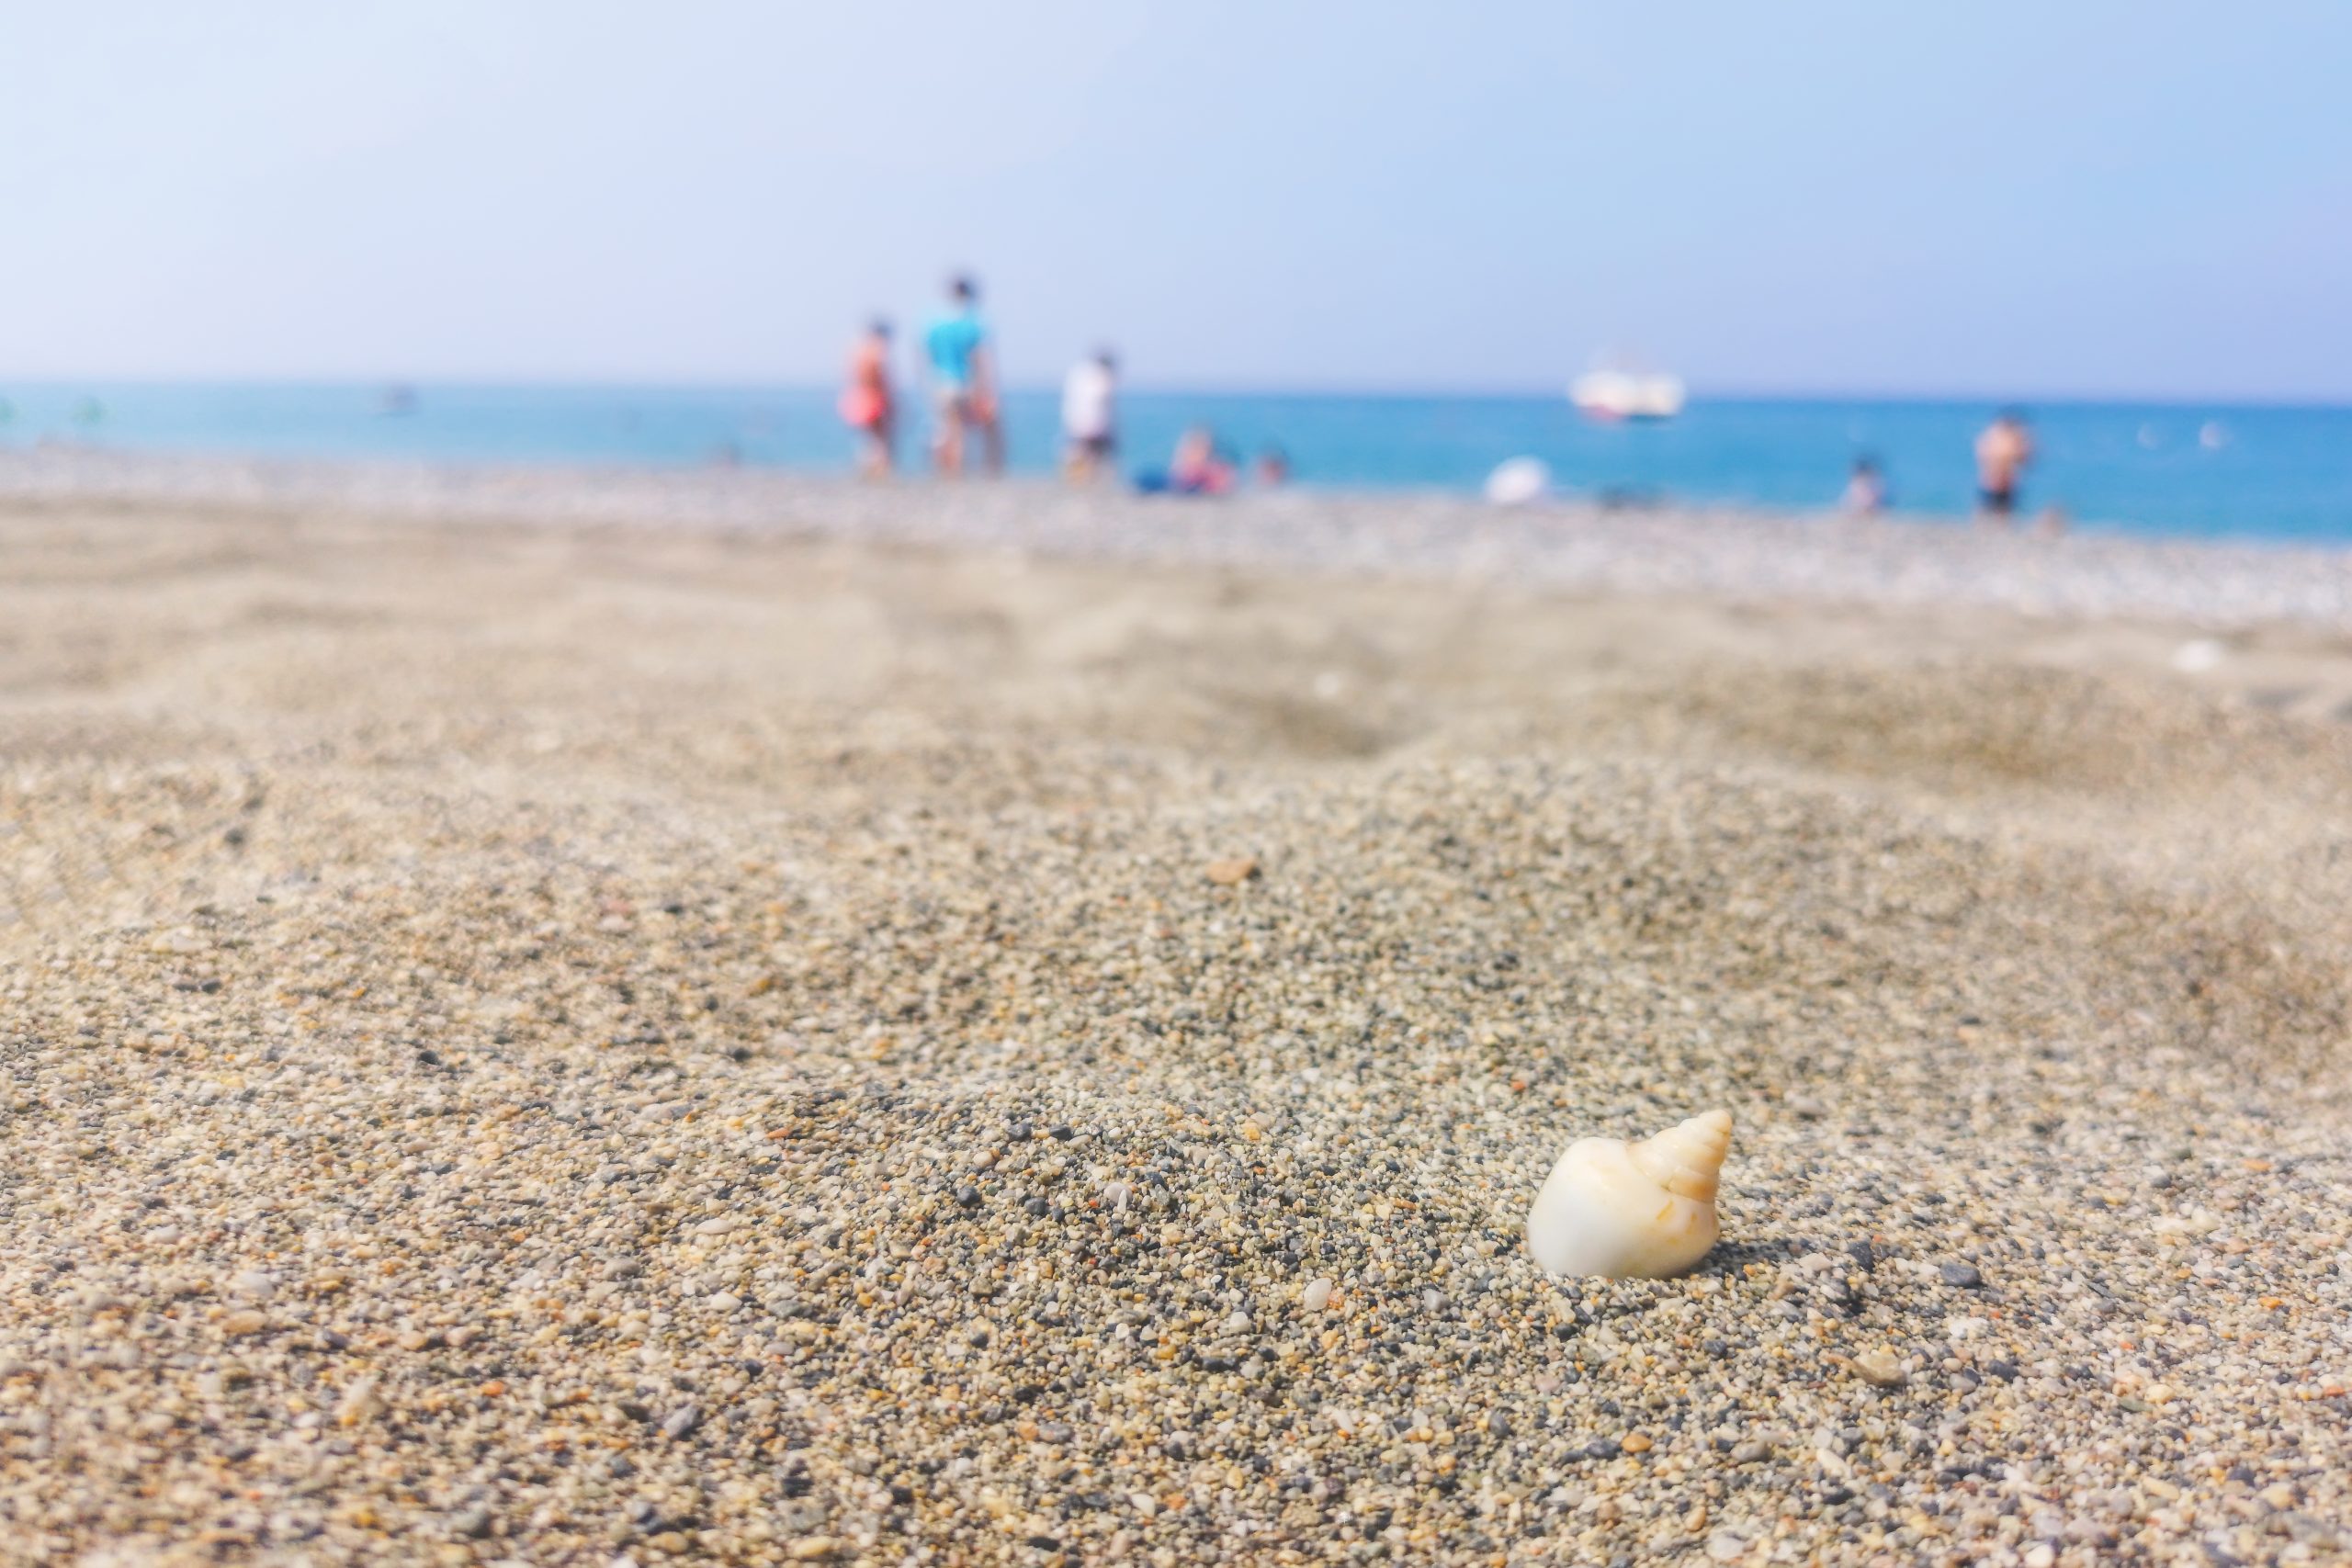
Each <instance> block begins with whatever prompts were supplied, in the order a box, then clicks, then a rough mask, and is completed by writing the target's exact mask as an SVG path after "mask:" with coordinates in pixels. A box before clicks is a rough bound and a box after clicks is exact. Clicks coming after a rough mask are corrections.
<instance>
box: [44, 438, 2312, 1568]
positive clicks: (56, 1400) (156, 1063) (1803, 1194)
mask: <svg viewBox="0 0 2352 1568" xmlns="http://www.w3.org/2000/svg"><path fill="white" fill-rule="evenodd" d="M0 992H5V998H6V1007H5V1010H0V1046H4V1047H5V1061H6V1066H7V1069H8V1076H7V1081H6V1085H5V1087H0V1110H4V1111H5V1113H6V1114H5V1118H4V1119H0V1135H4V1136H5V1143H4V1144H0V1213H5V1216H6V1224H5V1230H0V1293H4V1294H5V1301H6V1311H5V1314H0V1518H6V1519H7V1520H8V1521H10V1528H9V1529H8V1530H7V1531H6V1535H5V1537H4V1538H0V1557H6V1558H10V1559H13V1560H16V1561H22V1562H89V1563H93V1564H97V1563H106V1564H117V1563H119V1564H146V1563H177V1562H269V1563H288V1564H291V1563H297V1562H315V1563H332V1562H362V1561H366V1562H447V1563H451V1564H459V1563H469V1562H483V1563H494V1562H527V1563H531V1564H558V1563H579V1564H594V1565H599V1568H602V1565H605V1564H610V1563H614V1562H617V1561H621V1560H627V1561H628V1562H633V1563H636V1564H638V1565H639V1568H650V1565H651V1564H653V1563H656V1562H670V1561H681V1560H684V1561H714V1562H746V1563H749V1562H762V1563H763V1562H861V1563H875V1564H884V1563H889V1564H896V1563H900V1562H923V1563H942V1564H945V1563H966V1562H969V1563H1023V1564H1027V1563H1040V1564H1042V1563H1050V1562H1065V1563H1080V1562H1084V1563H1106V1564H1107V1563H1127V1562H1149V1563H1153V1564H1156V1565H1162V1568H1172V1565H1176V1564H1185V1565H1190V1564H1201V1563H1212V1562H1235V1563H1259V1562H1266V1563H1276V1562H1280V1563H1296V1562H1337V1563H1356V1562H1374V1561H1380V1562H1408V1563H1419V1562H1428V1563H1443V1564H1464V1565H1468V1564H1479V1565H1487V1564H1493V1565H1510V1564H1517V1563H1522V1562H1530V1563H1532V1562H1544V1563H1550V1562H1559V1563H1586V1562H1589V1563H1611V1562H1618V1563H1634V1562H1657V1561H1667V1560H1669V1559H1671V1560H1689V1561H1700V1562H1724V1563H1738V1562H1747V1563H1764V1562H1788V1563H1795V1562H1881V1561H1883V1562H1971V1563H1974V1562H1989V1563H2001V1564H2013V1563H2023V1564H2031V1565H2034V1568H2046V1565H2047V1564H2051V1563H2053V1562H2065V1563H2090V1562H2164V1563H2171V1562H2180V1563H2195V1564H2200V1565H2202V1564H2214V1563H2222V1564H2227V1563H2236V1562H2245V1563H2255V1562H2334V1561H2338V1560H2340V1559H2341V1558H2342V1557H2343V1556H2344V1555H2345V1553H2346V1550H2347V1547H2352V1529H2347V1517H2352V1480H2347V1477H2352V1439H2348V1438H2347V1436H2346V1433H2347V1416H2352V1328H2348V1327H2347V1324H2352V1271H2347V1269H2346V1247H2347V1243H2352V1156H2347V1155H2346V1146H2347V1145H2346V1134H2347V1131H2352V1095H2347V1088H2348V1087H2352V1084H2348V1083H2347V1077H2352V1073H2348V1072H2347V1069H2352V1060H2348V1059H2347V1055H2346V1050H2347V1043H2346V1037H2347V1028H2348V1027H2352V1026H2348V1025H2347V1004H2352V556H2346V555H2345V554H2342V553H2324V552H2312V551H2303V552H2294V551H2286V550H2262V549H2256V548H2231V549H2223V548H2219V547H2190V546H2177V547H2176V546H2156V545H2150V544H2145V543H2133V542H2130V541H2125V540H2120V539H2111V538H2098V537H2082V538H2073V539H2067V540H2062V541H2057V542H2054V543H2053V542H2046V541H2037V540H2030V539H2024V538H2015V537H1993V536H1984V535H1978V534H1973V533H1970V532H1967V531H1965V530H1962V529H1958V528H1941V529H1939V528H1932V527H1928V526H1925V525H1889V524H1857V523H1841V522H1832V521H1826V520H1815V519H1795V518H1780V519H1774V518H1726V517H1718V516H1702V515H1693V514H1667V515H1655V516H1622V515H1603V514H1599V513H1579V512H1574V511H1567V510H1561V511H1545V512H1537V513H1497V512H1490V511H1486V510H1482V509H1477V508H1474V507H1469V506H1466V505H1464V504H1463V503H1460V502H1442V501H1438V500H1434V499H1432V500H1425V501H1423V500H1412V499H1397V500H1385V501H1383V500H1374V499H1365V498H1356V499H1329V498H1318V497H1312V496H1304V495H1302V496H1296V497H1276V498H1272V499H1269V500H1265V501H1258V502H1245V503H1237V504H1234V505H1229V506H1214V505H1212V506H1193V507H1189V508H1188V507H1185V506H1183V505H1182V504H1174V503H1169V504H1161V505H1158V506H1153V505H1148V504H1146V503H1140V502H1113V501H1109V500H1104V499H1090V498H1084V497H1078V498H1073V497H1070V496H1069V495H1066V494H1063V493H1060V492H1057V491H1047V490H1044V489H1042V488H1037V487H1029V486H1023V485H1018V484H1015V485H1008V486H1001V487H975V488H974V489H972V490H970V491H961V492H949V491H938V490H935V489H933V488H930V487H924V486H905V487H900V488H898V489H893V490H873V491H867V490H859V489H855V488H852V487H847V486H842V485H827V484H822V483H820V482H817V481H811V480H791V479H777V478H773V477H769V476H762V475H756V474H746V475H684V474H682V475H674V476H666V477H665V476H660V475H654V474H649V473H634V474H625V473H616V474H612V475H605V476H582V475H578V474H572V475H565V474H561V473H559V472H555V471H551V470H550V471H541V472H529V471H522V470H502V471H489V470H483V471H476V472H470V473H469V472H464V471H459V470H427V469H417V470H387V469H373V470H356V469H344V468H331V467H326V466H317V467H311V468H291V467H286V466H277V467H270V468H259V467H252V466H236V465H227V464H220V463H213V462H197V461H194V460H188V461H177V460H165V459H141V460H137V461H127V460H116V459H103V458H99V457H82V456H76V455H73V454H48V455H40V456H24V457H10V458H8V459H7V460H6V462H0ZM1716 1106H1721V1107H1724V1108H1727V1109H1729V1110H1730V1111H1732V1112H1733V1114H1734V1115H1735V1117H1736V1122H1737V1131H1736V1136H1735V1141H1734V1144H1733V1147H1732V1153H1731V1158H1730V1162H1729V1164H1728V1165H1727V1166H1726V1167H1725V1168H1724V1198H1723V1200H1722V1205H1721V1207H1722V1213H1723V1223H1724V1239H1723V1241H1722V1243H1721V1244H1720V1245H1719V1246H1718V1247H1716V1249H1715V1250H1714V1251H1713V1253H1712V1254H1711V1255H1710V1256H1709V1257H1708V1258H1706V1260H1705V1261H1704V1262H1703V1263H1702V1265H1701V1266H1700V1267H1699V1268H1698V1269H1696V1270H1695V1271H1694V1272H1692V1273H1691V1274H1690V1275H1689V1276H1687V1277H1684V1278H1681V1279H1678V1280H1668V1281H1662V1282H1647V1281H1624V1282H1608V1281H1600V1280H1557V1279H1554V1278H1551V1277H1549V1276H1547V1275H1545V1274H1544V1272H1543V1271H1542V1270H1541V1269H1538V1268H1537V1267H1536V1266H1535V1265H1534V1263H1533V1262H1532V1260H1531V1259H1530V1258H1529V1257H1528V1256H1527V1253H1526V1250H1525V1247H1524V1245H1523V1239H1522V1236H1521V1224H1522V1222H1523V1220H1524V1217H1525V1213H1526V1208H1527V1204H1528V1201H1529V1200H1530V1198H1531V1197H1532V1194H1533V1192H1534V1190H1535V1189H1536V1186H1537V1184H1538V1183H1539V1182H1540V1181H1541V1180H1542V1179H1543V1178H1544V1172H1545V1171H1546V1169H1547V1168H1549V1167H1550V1165H1551V1162H1552V1161H1553V1159H1554V1158H1555V1156H1557V1155H1558V1153H1559V1152H1560V1150H1561V1149H1562V1147H1564V1146H1565V1145H1566V1143H1567V1142H1568V1141H1570V1140H1571V1139H1574V1138H1577V1137H1580V1136H1584V1135H1587V1134H1606V1135H1611V1136H1630V1135H1639V1134H1648V1133H1651V1132H1655V1131H1657V1129H1658V1128H1660V1127H1663V1126H1665V1125H1667V1124H1668V1123H1669V1122H1674V1121H1677V1120H1679V1119H1680V1118H1682V1117H1685V1116H1689V1115H1691V1114H1694V1113H1696V1112H1698V1111H1704V1110H1707V1109H1709V1108H1712V1107H1716Z"/></svg>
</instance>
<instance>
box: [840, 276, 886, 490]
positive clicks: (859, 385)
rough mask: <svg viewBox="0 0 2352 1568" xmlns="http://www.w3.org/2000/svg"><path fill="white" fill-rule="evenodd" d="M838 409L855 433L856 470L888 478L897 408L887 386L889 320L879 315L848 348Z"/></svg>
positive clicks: (868, 475) (878, 477)
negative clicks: (846, 373)
mask: <svg viewBox="0 0 2352 1568" xmlns="http://www.w3.org/2000/svg"><path fill="white" fill-rule="evenodd" d="M841 412H842V423H844V424H846V425H848V426H849V427H850V428H851V429H852V430H854V431H855V432H857V434H858V437H859V443H858V454H857V468H858V472H859V473H861V474H864V475H865V477H866V478H867V479H882V478H885V477H887V476H888V474H889V472H890V470H891V468H894V467H895V466H896V465H897V463H898V456H899V454H898V445H899V407H898V400H897V398H896V396H895V395H894V394H893V392H892V390H891V387H890V323H889V322H888V321H884V320H883V319H882V318H881V317H879V316H876V317H875V318H874V320H873V321H869V322H867V323H866V327H865V333H864V335H862V336H861V337H859V339H858V340H857V345H856V346H855V347H854V348H853V349H851V350H850V353H849V384H848V385H847V386H846V387H843V388H842V400H841Z"/></svg>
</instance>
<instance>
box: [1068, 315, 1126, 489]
mask: <svg viewBox="0 0 2352 1568" xmlns="http://www.w3.org/2000/svg"><path fill="white" fill-rule="evenodd" d="M1118 388H1119V364H1118V361H1117V360H1116V359H1114V358H1113V357H1112V355H1111V351H1110V350H1109V349H1107V348H1106V349H1102V350H1099V351H1098V352H1097V353H1096V354H1095V355H1094V357H1093V358H1091V359H1084V360H1080V362H1079V363H1078V364H1076V365H1074V366H1072V367H1070V372H1069V376H1068V377H1067V378H1064V380H1063V381H1062V436H1063V439H1064V441H1065V443H1066V446H1065V448H1064V453H1063V459H1062V460H1063V469H1064V471H1065V472H1066V473H1068V474H1069V478H1070V481H1071V482H1072V483H1073V484H1083V483H1085V482H1087V481H1088V480H1090V479H1093V478H1094V476H1095V475H1096V474H1097V473H1099V472H1100V471H1102V469H1103V468H1104V467H1105V466H1106V465H1108V464H1109V462H1110V461H1111V458H1112V456H1113V454H1114V453H1115V452H1117V450H1118V447H1119V409H1118Z"/></svg>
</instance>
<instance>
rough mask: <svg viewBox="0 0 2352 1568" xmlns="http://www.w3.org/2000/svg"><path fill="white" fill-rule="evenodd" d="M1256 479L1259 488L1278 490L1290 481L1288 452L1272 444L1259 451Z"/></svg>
mask: <svg viewBox="0 0 2352 1568" xmlns="http://www.w3.org/2000/svg"><path fill="white" fill-rule="evenodd" d="M1256 479H1257V480H1258V488H1260V489H1261V490H1280V489H1282V487H1283V486H1284V485H1286V484H1288V483H1290V454H1289V453H1287V452H1285V451H1283V449H1282V448H1281V447H1279V446H1268V447H1267V448H1266V449H1265V450H1264V451H1262V452H1261V453H1259V454H1258V472H1257V475H1256Z"/></svg>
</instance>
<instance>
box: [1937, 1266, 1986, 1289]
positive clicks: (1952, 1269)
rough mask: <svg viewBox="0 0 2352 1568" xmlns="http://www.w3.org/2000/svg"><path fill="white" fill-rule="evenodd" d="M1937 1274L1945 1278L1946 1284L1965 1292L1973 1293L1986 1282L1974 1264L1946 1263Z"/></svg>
mask: <svg viewBox="0 0 2352 1568" xmlns="http://www.w3.org/2000/svg"><path fill="white" fill-rule="evenodd" d="M1936 1272H1937V1273H1938V1274H1939V1275H1941V1276H1942V1277H1943V1281H1944V1283H1945V1284H1947V1285H1951V1286H1954V1287H1956V1288H1958V1289H1960V1290H1963V1291H1973V1290H1974V1289H1976V1287H1977V1286H1979V1285H1981V1284H1983V1283H1984V1282H1985V1276H1984V1275H1982V1274H1980V1273H1978V1272H1977V1270H1976V1266H1975V1265H1974V1264H1973V1263H1946V1264H1944V1265H1942V1266H1941V1267H1940V1268H1939V1269H1937V1270H1936Z"/></svg>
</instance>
